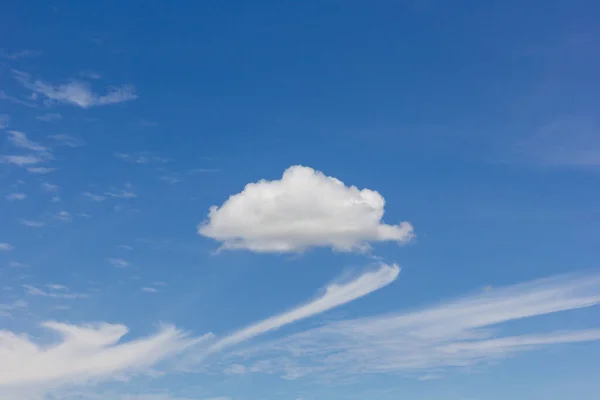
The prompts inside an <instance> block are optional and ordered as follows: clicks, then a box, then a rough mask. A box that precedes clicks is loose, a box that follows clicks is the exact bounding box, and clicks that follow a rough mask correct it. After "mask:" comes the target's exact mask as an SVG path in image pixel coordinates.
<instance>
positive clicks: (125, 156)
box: [114, 151, 169, 164]
mask: <svg viewBox="0 0 600 400" xmlns="http://www.w3.org/2000/svg"><path fill="white" fill-rule="evenodd" d="M114 154H115V157H117V158H118V159H119V160H123V161H127V162H130V163H134V164H152V163H156V164H164V163H167V162H169V159H168V158H165V157H160V156H157V155H154V154H152V153H150V152H145V151H140V152H136V153H121V152H115V153H114Z"/></svg>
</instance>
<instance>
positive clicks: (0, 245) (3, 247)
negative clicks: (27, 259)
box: [0, 242, 14, 251]
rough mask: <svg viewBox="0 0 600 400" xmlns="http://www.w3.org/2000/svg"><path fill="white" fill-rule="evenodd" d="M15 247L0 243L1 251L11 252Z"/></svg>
mask: <svg viewBox="0 0 600 400" xmlns="http://www.w3.org/2000/svg"><path fill="white" fill-rule="evenodd" d="M13 249H14V247H13V245H12V244H10V243H6V242H0V251H11V250H13Z"/></svg>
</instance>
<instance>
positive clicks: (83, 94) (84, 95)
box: [13, 71, 138, 108]
mask: <svg viewBox="0 0 600 400" xmlns="http://www.w3.org/2000/svg"><path fill="white" fill-rule="evenodd" d="M13 73H14V74H15V77H16V79H17V80H18V81H19V82H21V83H22V84H23V85H24V86H25V87H26V88H27V89H29V90H32V91H33V92H34V93H37V94H40V95H43V96H45V97H47V98H48V99H49V100H51V101H56V102H59V103H66V104H72V105H76V106H79V107H82V108H89V107H94V106H103V105H109V104H117V103H122V102H125V101H130V100H135V99H137V97H138V96H137V94H136V91H135V87H134V86H133V85H121V86H118V87H116V86H113V87H109V88H108V90H107V92H106V93H105V94H102V95H101V94H97V93H94V92H93V91H92V88H91V85H90V84H89V83H87V82H83V81H78V80H71V81H70V82H67V83H62V84H57V85H53V84H50V83H47V82H44V81H41V80H35V81H34V80H32V79H31V78H30V76H29V75H28V74H26V73H23V72H19V71H13Z"/></svg>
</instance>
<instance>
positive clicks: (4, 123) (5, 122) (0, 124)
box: [0, 114, 10, 129]
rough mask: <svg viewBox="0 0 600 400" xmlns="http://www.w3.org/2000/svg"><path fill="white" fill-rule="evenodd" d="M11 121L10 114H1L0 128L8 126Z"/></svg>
mask: <svg viewBox="0 0 600 400" xmlns="http://www.w3.org/2000/svg"><path fill="white" fill-rule="evenodd" d="M9 122H10V115H8V114H0V129H4V128H6V127H8V123H9Z"/></svg>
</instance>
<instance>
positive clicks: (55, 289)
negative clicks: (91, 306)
mask: <svg viewBox="0 0 600 400" xmlns="http://www.w3.org/2000/svg"><path fill="white" fill-rule="evenodd" d="M46 287H47V288H48V290H44V289H40V288H38V287H36V286H33V285H28V284H25V285H23V288H24V289H25V290H26V292H27V294H28V295H30V296H42V297H52V298H55V299H70V300H76V299H86V298H88V297H90V296H89V295H88V294H86V293H73V292H71V291H69V290H68V288H67V287H66V286H63V285H55V284H48V285H46Z"/></svg>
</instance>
